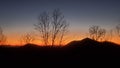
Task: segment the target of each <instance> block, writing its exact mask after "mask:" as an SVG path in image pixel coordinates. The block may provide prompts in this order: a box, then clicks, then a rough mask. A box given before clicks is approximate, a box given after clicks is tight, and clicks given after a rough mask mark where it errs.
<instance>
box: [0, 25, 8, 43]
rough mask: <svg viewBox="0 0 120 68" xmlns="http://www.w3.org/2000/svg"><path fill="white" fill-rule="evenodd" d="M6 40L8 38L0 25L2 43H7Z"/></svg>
mask: <svg viewBox="0 0 120 68" xmlns="http://www.w3.org/2000/svg"><path fill="white" fill-rule="evenodd" d="M6 40H7V38H6V36H5V35H4V34H3V29H2V28H1V27H0V45H2V44H5V42H6Z"/></svg>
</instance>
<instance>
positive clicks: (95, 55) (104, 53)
mask: <svg viewBox="0 0 120 68" xmlns="http://www.w3.org/2000/svg"><path fill="white" fill-rule="evenodd" d="M118 60H120V46H119V45H117V44H114V43H111V42H101V43H100V42H97V41H94V40H91V39H89V38H86V39H83V40H81V41H73V42H70V43H69V44H67V45H66V46H64V47H50V46H45V47H40V46H37V45H32V44H27V45H25V46H21V47H9V46H0V62H5V63H6V62H8V63H16V62H26V63H28V62H29V63H45V64H46V63H54V64H59V63H63V64H66V63H70V64H73V63H79V62H101V61H102V62H110V61H116V62H117V61H118Z"/></svg>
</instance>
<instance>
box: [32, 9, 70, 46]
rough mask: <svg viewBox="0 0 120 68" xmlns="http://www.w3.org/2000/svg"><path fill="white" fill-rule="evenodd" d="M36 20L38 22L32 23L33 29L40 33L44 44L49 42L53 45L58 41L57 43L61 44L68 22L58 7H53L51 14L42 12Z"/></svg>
mask: <svg viewBox="0 0 120 68" xmlns="http://www.w3.org/2000/svg"><path fill="white" fill-rule="evenodd" d="M38 20H39V22H38V23H37V24H34V26H35V30H37V31H38V32H39V33H40V34H39V35H40V36H41V39H42V41H43V42H44V44H45V45H48V44H50V43H51V45H52V46H54V45H55V44H56V42H58V41H59V43H57V44H59V45H61V44H62V42H63V38H64V36H65V33H66V32H67V30H68V26H69V24H68V23H67V22H66V20H65V18H64V15H63V14H62V12H61V11H60V9H55V10H54V11H53V12H52V13H51V14H49V13H48V12H43V13H41V14H40V16H39V19H38Z"/></svg>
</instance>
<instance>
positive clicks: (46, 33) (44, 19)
mask: <svg viewBox="0 0 120 68" xmlns="http://www.w3.org/2000/svg"><path fill="white" fill-rule="evenodd" d="M38 20H39V23H37V24H35V25H34V26H35V29H36V30H37V31H39V33H40V36H41V38H42V41H43V42H44V44H45V45H48V43H49V42H48V41H49V37H50V17H49V14H48V13H47V12H43V13H42V14H41V15H40V16H39V19H38Z"/></svg>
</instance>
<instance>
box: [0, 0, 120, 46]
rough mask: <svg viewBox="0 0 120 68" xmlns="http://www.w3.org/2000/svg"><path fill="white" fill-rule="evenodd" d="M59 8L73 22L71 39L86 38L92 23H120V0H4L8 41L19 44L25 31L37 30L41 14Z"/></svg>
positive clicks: (0, 21)
mask: <svg viewBox="0 0 120 68" xmlns="http://www.w3.org/2000/svg"><path fill="white" fill-rule="evenodd" d="M56 8H59V9H61V11H62V12H63V14H64V16H65V19H66V20H67V22H69V23H70V28H69V31H70V33H69V35H70V36H71V37H70V38H69V39H68V40H69V41H70V40H79V39H82V38H84V37H86V36H87V33H88V29H89V27H90V26H92V25H99V26H101V27H102V28H105V29H106V30H110V29H113V28H114V27H115V26H116V25H117V24H119V23H120V0H0V26H1V27H2V28H3V30H4V33H5V35H6V36H7V37H8V42H9V43H12V44H17V43H18V42H17V41H18V40H19V37H20V36H21V35H22V34H24V33H26V32H30V31H33V32H34V26H33V24H36V23H38V16H39V15H40V13H42V12H44V11H49V12H52V11H53V10H54V9H56ZM116 40H117V41H116ZM113 41H114V42H117V43H120V42H118V39H116V37H115V38H114V40H113ZM16 42H17V43H16Z"/></svg>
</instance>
